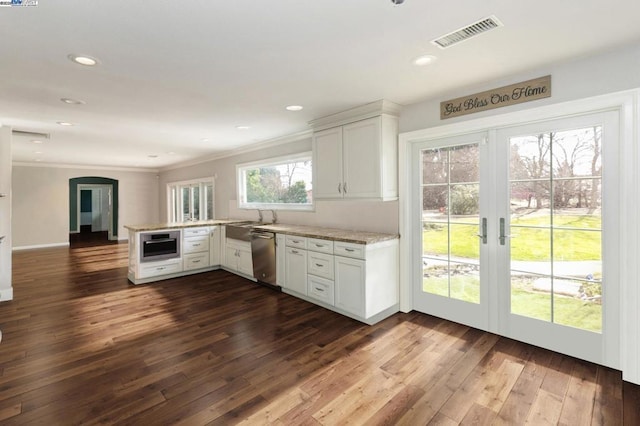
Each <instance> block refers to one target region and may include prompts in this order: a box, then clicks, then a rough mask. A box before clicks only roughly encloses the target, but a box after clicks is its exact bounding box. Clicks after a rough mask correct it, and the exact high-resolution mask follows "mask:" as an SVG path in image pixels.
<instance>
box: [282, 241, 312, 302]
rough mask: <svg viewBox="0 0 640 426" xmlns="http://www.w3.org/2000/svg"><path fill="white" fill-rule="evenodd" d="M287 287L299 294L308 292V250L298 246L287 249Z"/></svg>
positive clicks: (285, 274)
mask: <svg viewBox="0 0 640 426" xmlns="http://www.w3.org/2000/svg"><path fill="white" fill-rule="evenodd" d="M284 276H285V283H286V284H285V287H284V288H286V289H288V290H291V291H294V292H296V293H299V294H303V295H306V294H307V251H306V250H304V249H301V248H297V247H287V248H286V250H285V273H284Z"/></svg>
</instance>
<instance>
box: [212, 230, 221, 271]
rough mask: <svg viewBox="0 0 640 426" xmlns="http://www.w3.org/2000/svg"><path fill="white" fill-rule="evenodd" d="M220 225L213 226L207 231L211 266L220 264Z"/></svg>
mask: <svg viewBox="0 0 640 426" xmlns="http://www.w3.org/2000/svg"><path fill="white" fill-rule="evenodd" d="M220 241H221V240H220V227H219V226H213V227H211V231H210V233H209V264H210V265H211V266H218V265H220V257H221V256H220V251H221V249H222V247H221V246H220Z"/></svg>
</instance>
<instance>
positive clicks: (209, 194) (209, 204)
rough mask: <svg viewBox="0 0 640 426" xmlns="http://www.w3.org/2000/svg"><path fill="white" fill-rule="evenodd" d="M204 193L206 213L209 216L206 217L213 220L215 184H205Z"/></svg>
mask: <svg viewBox="0 0 640 426" xmlns="http://www.w3.org/2000/svg"><path fill="white" fill-rule="evenodd" d="M204 193H205V204H206V207H205V208H206V212H207V215H206V217H205V219H209V220H210V219H213V218H214V217H213V184H211V183H209V184H205V187H204Z"/></svg>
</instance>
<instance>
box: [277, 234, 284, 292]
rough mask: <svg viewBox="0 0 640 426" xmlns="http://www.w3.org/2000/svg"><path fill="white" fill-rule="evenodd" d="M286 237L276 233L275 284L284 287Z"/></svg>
mask: <svg viewBox="0 0 640 426" xmlns="http://www.w3.org/2000/svg"><path fill="white" fill-rule="evenodd" d="M286 253H287V247H286V238H285V236H284V235H283V234H276V285H279V286H280V287H286V285H287V284H286V280H285V269H286V256H287V255H286Z"/></svg>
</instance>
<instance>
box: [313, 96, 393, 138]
mask: <svg viewBox="0 0 640 426" xmlns="http://www.w3.org/2000/svg"><path fill="white" fill-rule="evenodd" d="M401 110H402V105H399V104H396V103H393V102H391V101H387V100H385V99H380V100H378V101H375V102H371V103H368V104H365V105H360V106H358V107H355V108H351V109H348V110H346V111H342V112H338V113H335V114H331V115H327V116H325V117H321V118H317V119H315V120H311V121H309V126H311V127H312V128H313V130H314V131H318V130H324V129H330V128H332V127H337V126H342V125H344V124H349V123H353V122H355V121H360V120H366V119H367V118H372V117H377V116H380V115H390V116H393V117H398V116H399V115H400V111H401Z"/></svg>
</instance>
